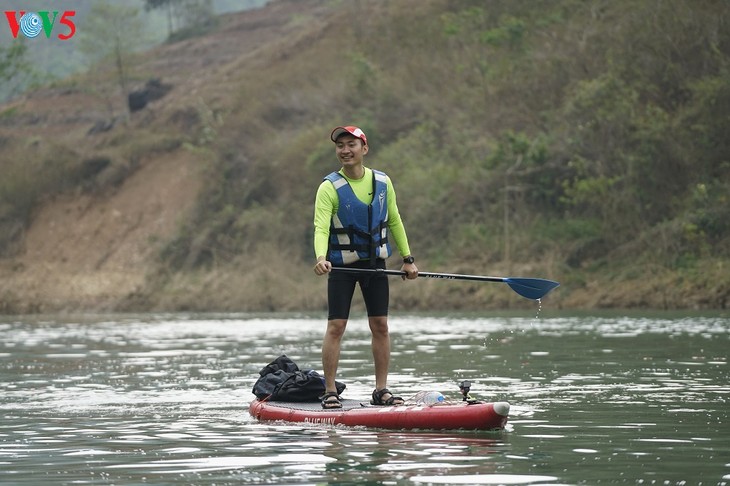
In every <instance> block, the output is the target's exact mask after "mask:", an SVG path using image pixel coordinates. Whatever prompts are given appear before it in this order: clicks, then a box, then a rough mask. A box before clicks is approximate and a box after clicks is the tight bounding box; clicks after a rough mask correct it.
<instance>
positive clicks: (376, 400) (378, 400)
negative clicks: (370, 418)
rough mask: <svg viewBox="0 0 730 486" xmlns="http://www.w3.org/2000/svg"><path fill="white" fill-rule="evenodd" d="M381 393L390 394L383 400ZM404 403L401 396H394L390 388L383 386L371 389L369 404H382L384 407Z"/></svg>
mask: <svg viewBox="0 0 730 486" xmlns="http://www.w3.org/2000/svg"><path fill="white" fill-rule="evenodd" d="M383 395H390V396H389V397H388V398H387V399H386V400H383ZM404 403H406V402H405V401H403V399H402V398H401V397H396V396H395V395H393V394H392V393H390V390H388V389H387V388H383V389H382V390H373V399H372V400H370V405H383V406H386V407H394V406H398V405H403V404H404Z"/></svg>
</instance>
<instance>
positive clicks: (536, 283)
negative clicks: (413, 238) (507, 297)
mask: <svg viewBox="0 0 730 486" xmlns="http://www.w3.org/2000/svg"><path fill="white" fill-rule="evenodd" d="M332 271H333V272H349V273H382V274H385V275H399V276H401V277H402V276H404V275H405V274H406V272H404V271H402V270H386V269H384V268H348V267H332ZM418 276H419V277H426V278H443V279H448V280H475V281H478V282H502V283H506V284H507V285H509V286H510V288H511V289H512V290H514V291H515V292H517V293H518V294H520V295H521V296H522V297H525V298H528V299H533V300H537V299H540V298H542V297H543V296H544V295H545V294H547V293H548V292H550V291H551V290H552V289H554V288H555V287H557V286H559V285H560V284H559V283H558V282H553V281H552V280H545V279H543V278H520V277H486V276H483V275H461V274H458V273H434V272H418Z"/></svg>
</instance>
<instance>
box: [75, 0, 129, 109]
mask: <svg viewBox="0 0 730 486" xmlns="http://www.w3.org/2000/svg"><path fill="white" fill-rule="evenodd" d="M143 42H144V36H143V24H142V20H141V18H140V16H139V9H137V8H136V7H129V6H125V5H117V4H111V3H107V2H100V3H96V4H94V6H93V7H92V9H91V11H90V12H89V16H88V17H87V20H86V24H85V25H84V30H83V32H82V34H81V39H80V48H81V50H82V51H83V53H84V54H85V55H86V56H87V57H88V58H89V60H90V61H91V62H92V64H96V63H99V62H103V61H112V62H113V64H114V68H115V71H116V78H117V79H116V81H117V82H118V84H119V88H120V89H121V92H122V93H121V94H122V97H123V98H124V100H125V104H126V98H127V95H128V93H129V89H128V81H129V80H128V71H129V63H130V61H129V57H130V55H131V54H132V53H133V52H134V51H135V50H137V49H138V48H139V47H141V46H142V44H143Z"/></svg>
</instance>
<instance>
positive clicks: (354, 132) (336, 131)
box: [330, 126, 368, 145]
mask: <svg viewBox="0 0 730 486" xmlns="http://www.w3.org/2000/svg"><path fill="white" fill-rule="evenodd" d="M343 133H349V134H350V135H352V136H353V137H357V138H359V139H360V140H362V142H363V143H364V144H365V145H367V144H368V138H367V137H366V136H365V132H363V131H362V130H360V129H359V128H357V127H353V126H346V127H337V128H335V129H334V130H332V135H330V138H331V139H332V141H333V142H337V138H338V137H339V136H340V135H342V134H343Z"/></svg>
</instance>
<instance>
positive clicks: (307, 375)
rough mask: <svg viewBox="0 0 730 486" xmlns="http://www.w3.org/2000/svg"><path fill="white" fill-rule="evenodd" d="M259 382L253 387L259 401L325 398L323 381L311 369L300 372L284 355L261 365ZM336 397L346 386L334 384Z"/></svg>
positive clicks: (316, 399)
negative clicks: (323, 396)
mask: <svg viewBox="0 0 730 486" xmlns="http://www.w3.org/2000/svg"><path fill="white" fill-rule="evenodd" d="M259 375H260V377H259V379H258V380H257V381H256V383H254V385H253V390H251V391H252V392H253V394H254V395H256V398H258V399H259V400H263V399H265V398H266V399H268V400H271V401H278V402H316V401H319V397H320V396H322V395H324V392H325V388H324V378H323V377H322V376H321V375H320V374H319V373H317V372H316V371H314V370H300V369H299V367H298V366H297V364H296V363H295V362H294V361H292V360H291V359H290V358H289V357H287V356H286V355H285V354H282V355H281V356H279V357H278V358H276V359H275V360H274V361H272V362H271V363H269V364H268V365H266V366H264V367H263V368H262V369H261V371H259ZM335 385H336V387H337V394H338V395H339V394H340V393H342V392H343V391H344V390H345V387H346V385H345V384H344V383H340V382H339V381H337V382H335Z"/></svg>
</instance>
